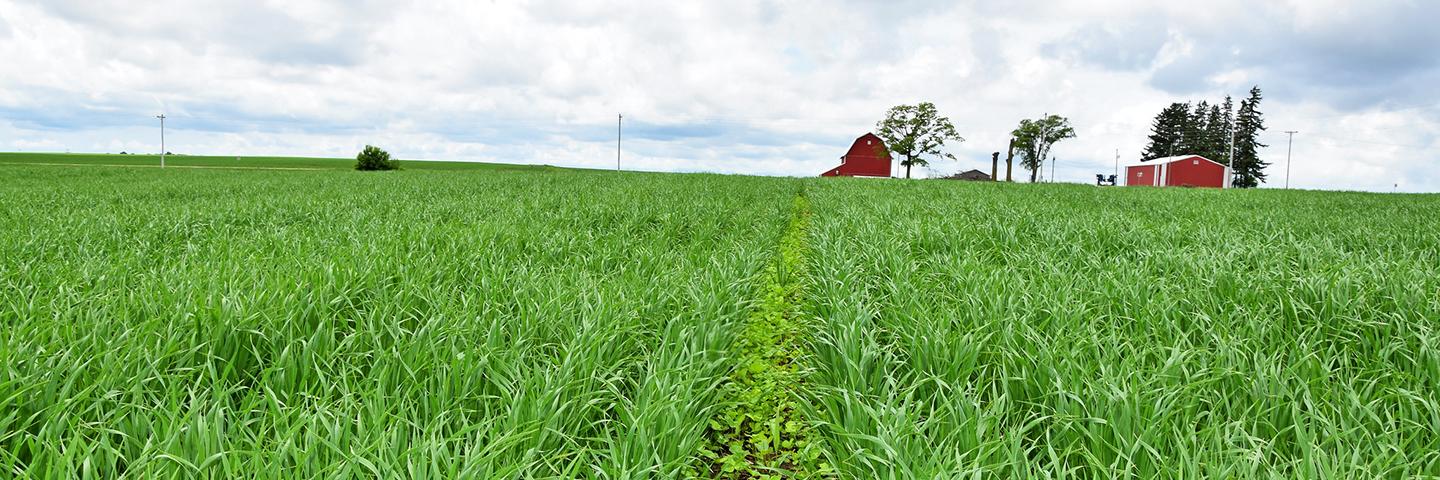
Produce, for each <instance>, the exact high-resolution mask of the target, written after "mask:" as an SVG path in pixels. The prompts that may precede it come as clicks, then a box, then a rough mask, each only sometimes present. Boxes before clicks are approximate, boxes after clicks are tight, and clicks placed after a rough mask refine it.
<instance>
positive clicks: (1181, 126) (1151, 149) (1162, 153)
mask: <svg viewBox="0 0 1440 480" xmlns="http://www.w3.org/2000/svg"><path fill="white" fill-rule="evenodd" d="M1188 123H1190V104H1188V103H1178V102H1177V103H1172V104H1170V106H1168V107H1165V109H1164V110H1161V111H1160V114H1159V115H1156V116H1155V121H1154V122H1152V123H1151V124H1150V142H1149V143H1148V144H1147V145H1145V151H1144V152H1143V153H1141V156H1142V157H1143V159H1145V160H1153V159H1156V158H1160V157H1168V156H1170V155H1171V154H1172V153H1174V154H1177V155H1178V154H1180V153H1183V152H1184V148H1182V145H1181V144H1180V140H1181V135H1183V134H1184V131H1185V128H1186V125H1187V124H1188Z"/></svg>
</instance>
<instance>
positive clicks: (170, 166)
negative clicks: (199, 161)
mask: <svg viewBox="0 0 1440 480" xmlns="http://www.w3.org/2000/svg"><path fill="white" fill-rule="evenodd" d="M0 165H50V166H57V167H135V168H162V167H160V166H159V165H125V164H120V163H48V162H0ZM163 168H198V169H208V170H308V171H321V170H335V169H333V168H313V167H224V166H210V165H166V166H165V167H163Z"/></svg>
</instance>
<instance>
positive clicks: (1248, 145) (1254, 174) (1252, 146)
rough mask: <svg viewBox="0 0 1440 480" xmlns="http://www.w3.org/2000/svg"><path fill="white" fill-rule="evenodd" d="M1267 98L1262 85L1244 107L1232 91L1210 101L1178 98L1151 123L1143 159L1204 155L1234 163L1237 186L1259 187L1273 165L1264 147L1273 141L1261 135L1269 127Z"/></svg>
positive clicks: (1233, 183) (1243, 101)
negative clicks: (1264, 154)
mask: <svg viewBox="0 0 1440 480" xmlns="http://www.w3.org/2000/svg"><path fill="white" fill-rule="evenodd" d="M1261 98H1262V96H1261V94H1260V87H1259V86H1256V87H1253V88H1251V89H1250V96H1249V97H1247V98H1245V99H1243V100H1240V108H1239V109H1238V111H1237V110H1236V109H1235V105H1234V102H1233V100H1232V99H1231V98H1230V96H1229V95H1226V96H1225V100H1224V101H1223V102H1221V103H1217V104H1211V103H1209V102H1207V101H1205V100H1201V101H1200V102H1199V103H1195V104H1191V103H1190V102H1183V103H1181V102H1176V103H1172V104H1170V106H1168V107H1165V109H1164V110H1161V111H1160V113H1159V114H1158V115H1156V116H1155V120H1154V121H1153V122H1152V123H1151V125H1150V137H1149V142H1148V143H1147V144H1146V145H1145V150H1144V151H1143V152H1142V153H1141V158H1142V159H1144V160H1153V159H1156V158H1162V157H1169V156H1174V155H1200V156H1202V157H1205V158H1208V159H1211V160H1214V161H1216V162H1220V163H1221V164H1224V165H1229V166H1230V167H1231V168H1232V173H1233V175H1234V178H1233V179H1232V180H1233V182H1232V185H1234V186H1236V187H1240V188H1252V187H1256V186H1259V185H1260V183H1261V182H1264V181H1265V167H1266V166H1268V165H1270V164H1269V163H1267V162H1265V161H1262V160H1260V155H1259V150H1260V149H1261V148H1264V147H1266V146H1267V145H1265V144H1263V143H1260V138H1259V137H1260V132H1262V131H1265V118H1264V115H1263V114H1261V112H1260V100H1261ZM1232 142H1233V144H1234V145H1233V149H1232V145H1231V143H1232ZM1231 152H1234V154H1233V158H1232V154H1231Z"/></svg>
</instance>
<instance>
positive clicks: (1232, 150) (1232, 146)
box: [1226, 119, 1235, 188]
mask: <svg viewBox="0 0 1440 480" xmlns="http://www.w3.org/2000/svg"><path fill="white" fill-rule="evenodd" d="M1227 156H1228V157H1229V158H1228V159H1227V160H1226V161H1227V162H1229V163H1230V185H1229V186H1228V187H1226V188H1230V187H1234V186H1235V121H1234V120H1233V119H1232V120H1231V121H1230V153H1229V154H1228V155H1227Z"/></svg>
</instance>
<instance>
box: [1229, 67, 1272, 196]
mask: <svg viewBox="0 0 1440 480" xmlns="http://www.w3.org/2000/svg"><path fill="white" fill-rule="evenodd" d="M1260 98H1261V97H1260V87H1259V86H1256V87H1254V88H1251V89H1250V98H1246V99H1244V100H1241V101H1240V112H1239V113H1237V114H1236V115H1235V164H1234V174H1235V180H1234V185H1235V186H1236V187H1239V188H1254V187H1257V186H1259V185H1260V184H1261V183H1264V182H1265V167H1267V166H1269V165H1270V164H1269V163H1267V162H1264V161H1262V160H1260V153H1259V150H1260V149H1261V148H1265V147H1267V146H1268V145H1265V144H1263V143H1260V132H1263V131H1265V118H1264V116H1263V115H1262V114H1261V113H1260Z"/></svg>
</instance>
